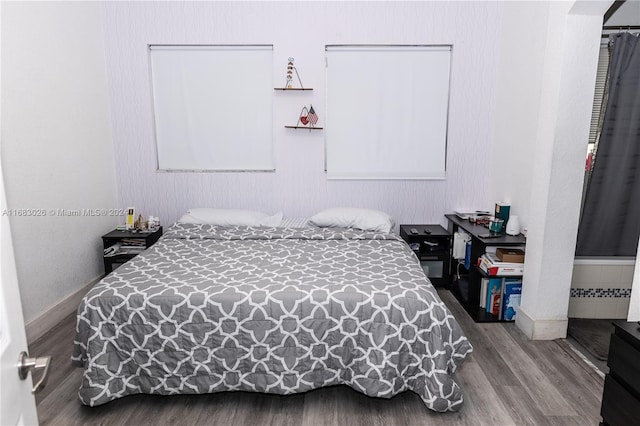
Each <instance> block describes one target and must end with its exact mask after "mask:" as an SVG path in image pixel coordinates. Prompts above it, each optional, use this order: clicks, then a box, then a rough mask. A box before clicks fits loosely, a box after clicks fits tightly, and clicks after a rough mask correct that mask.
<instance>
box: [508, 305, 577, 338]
mask: <svg viewBox="0 0 640 426" xmlns="http://www.w3.org/2000/svg"><path fill="white" fill-rule="evenodd" d="M568 325H569V319H567V318H565V319H559V320H535V319H533V318H532V317H531V316H530V315H529V314H527V312H526V311H524V310H523V309H522V306H520V307H519V308H518V313H517V315H516V326H517V327H518V328H519V329H520V330H522V332H523V333H524V334H525V335H526V336H527V337H528V338H529V339H531V340H554V339H564V338H566V337H567V326H568Z"/></svg>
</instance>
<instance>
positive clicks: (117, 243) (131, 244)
mask: <svg viewBox="0 0 640 426" xmlns="http://www.w3.org/2000/svg"><path fill="white" fill-rule="evenodd" d="M161 236H162V226H161V227H159V228H158V229H156V230H155V231H153V232H132V231H118V230H114V231H111V232H109V233H108V234H105V235H103V236H102V244H103V246H104V248H105V250H106V249H107V248H109V247H114V251H113V253H111V254H105V255H104V273H105V275H106V274H109V273H111V271H113V264H114V263H116V264H120V263H125V262H126V261H128V260H130V259H133V258H134V257H136V256H137V255H138V254H140V252H142V251H143V250H144V249H146V248H149V247H151V246H152V245H153V244H154V243H155V242H156V241H158V239H159V238H160V237H161Z"/></svg>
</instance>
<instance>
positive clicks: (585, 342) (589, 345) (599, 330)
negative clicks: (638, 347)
mask: <svg viewBox="0 0 640 426" xmlns="http://www.w3.org/2000/svg"><path fill="white" fill-rule="evenodd" d="M612 321H613V320H611V319H582V318H569V328H568V330H567V332H568V334H569V336H571V337H573V338H574V339H575V340H576V341H577V342H578V343H580V344H581V345H582V346H583V347H584V348H585V349H586V350H587V351H589V353H590V354H591V355H593V356H594V357H596V358H597V359H599V360H601V361H606V360H607V355H608V353H609V341H610V340H611V332H612V331H613V326H612V325H611V322H612Z"/></svg>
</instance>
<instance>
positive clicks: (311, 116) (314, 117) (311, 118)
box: [307, 105, 318, 127]
mask: <svg viewBox="0 0 640 426" xmlns="http://www.w3.org/2000/svg"><path fill="white" fill-rule="evenodd" d="M307 120H308V121H309V123H311V126H313V127H315V125H316V123H317V122H318V115H317V114H316V111H315V110H314V109H313V105H309V113H308V114H307Z"/></svg>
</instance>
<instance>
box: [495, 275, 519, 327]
mask: <svg viewBox="0 0 640 426" xmlns="http://www.w3.org/2000/svg"><path fill="white" fill-rule="evenodd" d="M521 294H522V280H520V279H518V278H505V282H504V292H503V294H502V301H503V303H502V315H501V318H500V319H503V320H505V321H513V320H515V319H516V318H515V317H516V308H517V307H518V306H520V297H521Z"/></svg>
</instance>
